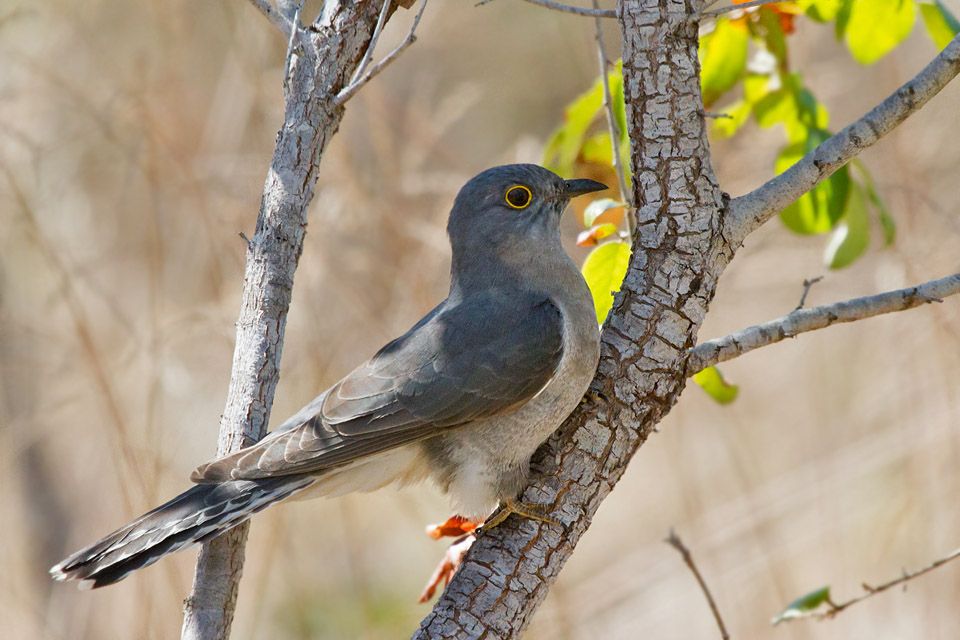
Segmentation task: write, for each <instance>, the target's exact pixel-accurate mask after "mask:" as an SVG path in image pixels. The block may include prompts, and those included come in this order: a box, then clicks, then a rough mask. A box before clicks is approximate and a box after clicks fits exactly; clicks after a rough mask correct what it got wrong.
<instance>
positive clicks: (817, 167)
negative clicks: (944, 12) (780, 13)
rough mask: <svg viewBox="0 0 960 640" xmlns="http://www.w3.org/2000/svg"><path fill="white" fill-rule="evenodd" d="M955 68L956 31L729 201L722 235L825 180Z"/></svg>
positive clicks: (742, 234)
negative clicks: (839, 126) (840, 123)
mask: <svg viewBox="0 0 960 640" xmlns="http://www.w3.org/2000/svg"><path fill="white" fill-rule="evenodd" d="M957 73H960V35H957V36H956V37H954V39H953V40H951V41H950V44H948V45H947V46H946V48H944V50H943V51H941V52H940V54H939V55H938V56H937V57H936V58H934V59H933V61H932V62H930V64H928V65H927V66H926V67H925V68H924V69H923V70H922V71H921V72H920V73H918V74H917V75H916V77H914V78H913V79H912V80H910V81H909V82H907V83H906V84H904V85H903V86H902V87H900V88H899V89H897V91H896V92H895V93H893V94H892V95H890V96H889V97H888V98H887V99H886V100H884V101H883V102H881V103H880V104H879V105H877V106H876V107H874V108H873V109H872V110H871V111H870V112H869V113H867V114H866V115H864V116H863V117H862V118H860V119H859V120H857V121H856V122H854V123H853V124H851V125H849V126H847V127H846V128H845V129H844V130H843V131H841V132H840V133H837V134H835V135H833V136H831V137H830V138H828V139H827V140H826V141H824V142H823V143H822V144H820V145H819V146H818V147H817V148H816V149H814V150H813V151H811V152H810V153H808V154H807V155H805V156H804V157H803V158H801V159H800V161H799V162H797V163H796V164H795V165H793V166H792V167H790V168H789V169H787V170H786V171H784V172H783V173H781V174H780V175H778V176H777V177H775V178H773V179H772V180H770V181H768V182H767V183H766V184H764V185H763V186H761V187H760V188H758V189H756V190H755V191H752V192H750V193H748V194H746V195H743V196H740V197H738V198H734V199H733V200H731V201H730V204H729V208H728V212H727V220H726V223H725V226H726V230H725V235H726V236H727V238H729V239H730V242H731V244H733V245H734V246H738V245H740V244H741V243H742V242H743V240H744V239H745V238H746V237H747V236H748V235H749V234H750V233H751V232H752V231H754V230H755V229H756V228H757V227H759V226H760V225H762V224H763V223H764V222H766V221H767V220H769V219H770V218H771V217H773V216H774V215H775V214H776V213H777V212H779V211H781V210H782V209H783V208H785V207H787V206H788V205H790V204H791V203H793V202H794V201H795V200H796V199H797V198H799V197H800V196H802V195H803V194H804V193H806V192H807V191H809V190H810V189H812V188H813V187H815V186H816V185H817V184H819V183H820V182H822V181H823V180H826V179H827V178H829V177H830V175H831V174H833V172H834V171H836V170H837V169H839V168H840V167H842V166H843V165H845V164H846V163H847V162H849V161H850V160H851V159H853V158H854V157H855V156H856V155H857V154H859V153H860V152H861V151H863V150H864V149H866V148H868V147H870V146H871V145H873V144H874V143H876V142H877V141H878V140H880V139H881V138H882V137H883V136H885V135H886V134H888V133H889V132H890V131H892V130H893V129H894V128H895V127H896V126H897V125H899V124H900V123H901V122H903V121H904V120H906V119H907V118H908V117H909V116H910V115H912V114H913V113H914V112H916V111H917V110H918V109H920V108H921V107H922V106H923V105H925V104H926V103H927V102H928V101H929V100H930V99H931V98H932V97H933V96H935V95H937V93H939V92H940V90H941V89H943V87H945V86H946V85H947V83H948V82H950V81H951V80H952V79H953V78H954V77H955V76H956V75H957Z"/></svg>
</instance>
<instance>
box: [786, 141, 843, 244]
mask: <svg viewBox="0 0 960 640" xmlns="http://www.w3.org/2000/svg"><path fill="white" fill-rule="evenodd" d="M827 137H829V133H828V132H826V131H820V130H813V131H811V132H810V135H809V137H808V138H807V140H805V141H804V142H802V143H794V144H791V145H790V146H788V147H787V148H785V149H784V150H783V151H781V152H780V155H779V156H778V157H777V162H776V165H775V169H776V172H777V173H778V174H780V173H783V172H784V171H786V170H787V169H789V168H790V167H792V166H793V165H794V164H796V162H797V161H798V160H800V158H802V157H803V156H804V155H805V154H806V153H807V152H809V151H811V150H812V149H813V148H815V147H816V146H817V145H818V144H820V143H821V142H823V141H824V140H826V139H827ZM849 193H850V173H849V171H848V169H847V168H846V167H841V168H840V169H839V170H837V172H836V173H834V174H833V175H832V176H830V177H829V178H827V179H826V180H824V181H823V182H821V183H820V184H818V185H817V186H816V187H814V188H813V189H812V190H810V191H809V192H807V193H805V194H803V195H802V196H801V197H800V198H799V199H798V200H797V201H796V202H794V203H793V204H791V205H790V206H789V207H787V208H786V209H784V210H783V211H781V212H780V219H781V220H782V221H783V223H784V224H785V225H787V228H789V229H790V230H791V231H795V232H796V233H802V234H819V233H826V232H827V231H830V230H831V229H833V227H834V225H835V224H836V223H837V221H838V220H839V219H840V217H841V216H842V215H843V213H844V211H846V208H847V199H848V197H849Z"/></svg>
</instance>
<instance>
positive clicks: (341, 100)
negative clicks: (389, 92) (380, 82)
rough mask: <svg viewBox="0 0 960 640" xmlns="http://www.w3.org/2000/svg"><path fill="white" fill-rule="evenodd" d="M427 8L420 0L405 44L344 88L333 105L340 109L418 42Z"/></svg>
mask: <svg viewBox="0 0 960 640" xmlns="http://www.w3.org/2000/svg"><path fill="white" fill-rule="evenodd" d="M390 1H391V0H387V3H386V4H390ZM426 7H427V0H420V8H419V9H418V10H417V15H415V16H414V18H413V24H411V25H410V31H408V32H407V37H406V38H404V39H403V42H401V43H400V44H399V45H397V48H396V49H394V50H393V51H391V52H390V53H388V54H387V55H386V56H385V57H384V58H383V60H381V61H380V62H378V63H377V64H375V65H373V67H371V69H370V70H369V71H367V72H366V73H365V74H364V75H362V76H360V77H358V78H357V80H355V81H353V82H351V83H350V84H349V85H348V86H346V87H344V88H343V89H342V90H341V91H340V93H338V94H337V97H336V98H334V99H333V103H334V104H335V105H336V106H338V107H340V106H343V105H344V104H345V103H346V102H347V100H349V99H350V98H352V97H353V95H354V94H355V93H356V92H357V91H359V90H360V88H361V87H363V85H365V84H367V83H368V82H370V81H371V80H372V79H373V78H375V77H376V76H377V74H379V73H380V72H381V71H383V70H384V69H386V68H387V66H388V65H389V64H390V63H391V62H393V61H394V60H396V59H397V58H398V57H399V56H400V54H401V53H403V51H404V49H406V48H407V47H409V46H410V45H412V44H413V43H414V42H416V41H417V35H416V31H417V25H419V24H420V18H421V17H422V16H423V10H424V9H426ZM381 15H382V14H381ZM378 24H379V23H378ZM374 36H376V32H374ZM373 44H374V42H373V41H372V40H371V42H370V47H368V48H367V54H369V53H370V51H371V50H372V49H373ZM365 57H366V54H365ZM361 64H362V62H361Z"/></svg>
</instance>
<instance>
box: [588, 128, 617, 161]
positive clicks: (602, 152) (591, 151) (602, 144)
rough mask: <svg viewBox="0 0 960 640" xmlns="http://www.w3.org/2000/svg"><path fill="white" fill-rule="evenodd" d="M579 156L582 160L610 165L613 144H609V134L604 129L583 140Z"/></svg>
mask: <svg viewBox="0 0 960 640" xmlns="http://www.w3.org/2000/svg"><path fill="white" fill-rule="evenodd" d="M580 157H581V158H582V159H583V161H584V162H590V163H593V164H605V165H608V166H612V164H613V145H611V144H610V134H609V133H607V132H606V131H604V132H603V133H598V134H597V135H595V136H590V137H589V138H587V139H586V140H584V141H583V147H581V149H580Z"/></svg>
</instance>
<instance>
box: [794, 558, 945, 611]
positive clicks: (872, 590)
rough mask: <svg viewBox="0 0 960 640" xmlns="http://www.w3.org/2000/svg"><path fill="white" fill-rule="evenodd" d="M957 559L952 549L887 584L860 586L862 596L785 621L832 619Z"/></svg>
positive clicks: (829, 601) (831, 602)
mask: <svg viewBox="0 0 960 640" xmlns="http://www.w3.org/2000/svg"><path fill="white" fill-rule="evenodd" d="M957 558H960V548H958V549H954V550H953V551H952V552H950V553H949V554H947V555H946V556H944V557H942V558H939V559H937V560H934V561H933V562H931V563H930V564H928V565H927V566H925V567H923V568H922V569H918V570H916V571H907V570H904V571H903V573H902V574H901V575H900V577H899V578H894V579H893V580H890V581H889V582H884V583H883V584H881V585H877V586H872V585H869V584H867V583H866V582H864V583H863V584H862V585H861V586H862V587H863V591H864V592H863V593H862V594H860V595H859V596H856V597H854V598H850V599H849V600H845V601H843V602H839V603H838V602H834V601H832V600H829V599H828V600H827V601H826V605H827V607H828V609H827V610H826V611H808V612H804V613H801V614H799V615H797V616H793V617H791V618H788V619H787V620H798V619H800V618H817V619H818V620H826V619H829V618H833V617H834V616H836V615H837V614H838V613H840V612H841V611H844V610H846V609H849V608H850V607H852V606H853V605H855V604H857V603H858V602H863V601H864V600H866V599H868V598H872V597H873V596H875V595H877V594H878V593H883V592H884V591H886V590H888V589H892V588H893V587H896V586H899V585H901V584H906V583H907V582H909V581H911V580H913V579H914V578H918V577H920V576H922V575H924V574H925V573H930V572H931V571H933V570H934V569H937V568H939V567H942V566H943V565H945V564H947V563H948V562H950V561H951V560H956V559H957Z"/></svg>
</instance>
